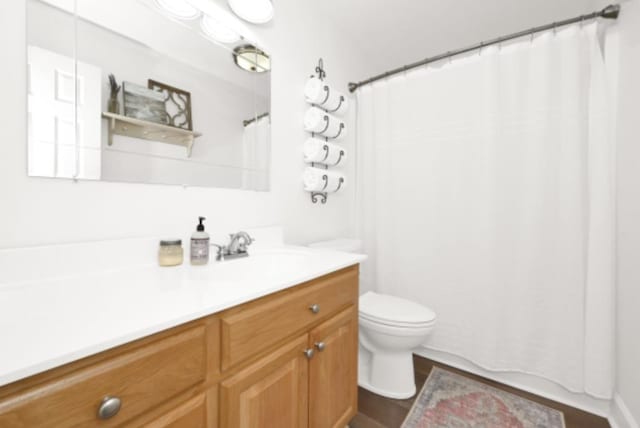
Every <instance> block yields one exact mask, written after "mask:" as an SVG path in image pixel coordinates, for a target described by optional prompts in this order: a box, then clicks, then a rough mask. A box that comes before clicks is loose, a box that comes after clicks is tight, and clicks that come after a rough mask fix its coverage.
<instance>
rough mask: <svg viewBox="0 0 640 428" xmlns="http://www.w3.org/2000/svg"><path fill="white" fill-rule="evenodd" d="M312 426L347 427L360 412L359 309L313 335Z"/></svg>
mask: <svg viewBox="0 0 640 428" xmlns="http://www.w3.org/2000/svg"><path fill="white" fill-rule="evenodd" d="M310 341H311V345H312V346H313V348H314V351H315V355H314V357H313V358H312V360H311V364H310V368H309V385H310V387H309V403H310V408H309V426H310V428H321V427H340V428H343V427H345V426H346V425H347V424H348V423H349V421H350V420H351V418H353V417H354V416H355V414H356V413H357V410H358V378H357V376H358V309H357V307H356V306H350V307H349V308H347V309H346V310H344V311H342V312H341V313H339V314H338V315H336V316H334V317H333V318H331V319H329V320H328V321H326V322H325V323H323V324H321V325H319V326H318V327H317V328H315V329H314V330H313V331H312V332H311V335H310Z"/></svg>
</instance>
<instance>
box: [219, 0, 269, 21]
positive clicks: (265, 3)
mask: <svg viewBox="0 0 640 428" xmlns="http://www.w3.org/2000/svg"><path fill="white" fill-rule="evenodd" d="M227 3H228V4H229V7H230V8H231V10H232V11H233V13H235V14H236V15H238V16H239V17H240V18H242V19H244V20H245V21H247V22H251V23H252V24H266V23H267V22H269V21H271V19H273V3H271V0H227Z"/></svg>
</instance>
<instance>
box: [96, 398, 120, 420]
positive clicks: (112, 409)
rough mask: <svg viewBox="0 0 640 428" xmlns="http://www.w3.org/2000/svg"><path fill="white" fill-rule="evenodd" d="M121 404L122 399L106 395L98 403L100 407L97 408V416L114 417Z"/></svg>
mask: <svg viewBox="0 0 640 428" xmlns="http://www.w3.org/2000/svg"><path fill="white" fill-rule="evenodd" d="M121 405H122V401H120V399H119V398H118V397H111V396H108V395H107V396H106V397H104V398H103V399H102V402H101V403H100V408H99V409H98V417H99V418H100V419H109V418H112V417H114V416H115V415H117V414H118V412H119V411H120V406H121Z"/></svg>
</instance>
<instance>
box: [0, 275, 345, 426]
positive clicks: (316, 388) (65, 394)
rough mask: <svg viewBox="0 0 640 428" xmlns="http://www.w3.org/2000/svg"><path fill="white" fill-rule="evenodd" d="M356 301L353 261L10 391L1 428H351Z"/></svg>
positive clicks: (2, 400)
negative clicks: (349, 265)
mask: <svg viewBox="0 0 640 428" xmlns="http://www.w3.org/2000/svg"><path fill="white" fill-rule="evenodd" d="M357 302H358V267H357V266H352V267H349V268H345V269H342V270H340V271H337V272H334V273H331V274H329V275H326V276H323V277H320V278H318V279H315V280H312V281H309V282H306V283H303V284H300V285H298V286H295V287H292V288H289V289H286V290H284V291H281V292H277V293H274V294H272V295H268V296H265V297H262V298H260V299H257V300H254V301H252V302H248V303H245V304H243V305H239V306H237V307H234V308H231V309H228V310H226V311H223V312H221V313H218V314H213V315H210V316H208V317H205V318H202V319H200V320H196V321H192V322H190V323H187V324H184V325H181V326H178V327H174V328H172V329H170V330H167V331H164V332H161V333H158V334H155V335H152V336H149V337H146V338H143V339H140V340H137V341H135V342H132V343H129V344H126V345H122V346H119V347H117V348H114V349H111V350H108V351H105V352H102V353H99V354H97V355H93V356H91V357H87V358H84V359H82V360H79V361H75V362H72V363H70V364H67V365H64V366H61V367H58V368H55V369H52V370H49V371H47V372H44V373H41V374H38V375H35V376H31V377H29V378H26V379H23V380H20V381H17V382H14V383H12V384H9V385H5V386H3V387H0V427H3V428H14V427H29V428H31V427H71V426H97V427H115V426H118V427H120V426H127V427H147V428H166V427H172V428H181V427H185V428H199V427H208V428H216V427H218V426H219V427H223V428H236V427H242V428H245V427H246V428H249V427H256V428H259V427H277V428H287V427H290V428H305V427H311V428H320V427H344V426H345V425H346V424H347V423H348V422H349V420H350V419H351V418H352V417H353V416H354V415H355V414H356V412H357V354H358V307H357ZM109 399H111V401H108V402H107V401H105V400H109ZM114 399H115V400H118V404H119V409H118V410H117V411H115V412H112V413H113V414H110V412H108V411H107V412H106V414H105V412H104V410H105V406H106V405H105V403H109V405H113V404H114V403H115V400H114ZM107 407H108V406H107ZM116 407H118V406H116ZM107 410H109V409H107ZM101 411H102V418H101V417H100V416H99V414H100V413H101ZM105 416H106V417H105Z"/></svg>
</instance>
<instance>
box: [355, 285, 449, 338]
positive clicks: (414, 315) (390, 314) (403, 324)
mask: <svg viewBox="0 0 640 428" xmlns="http://www.w3.org/2000/svg"><path fill="white" fill-rule="evenodd" d="M359 303H360V308H359V316H360V318H361V319H365V320H368V321H370V322H373V323H377V324H382V325H386V326H390V327H399V328H420V329H422V328H424V327H429V326H431V325H433V324H434V323H435V320H436V314H435V312H433V311H432V310H431V309H429V308H427V307H426V306H423V305H421V304H419V303H416V302H412V301H410V300H407V299H402V298H400V297H396V296H389V295H386V294H379V293H374V292H372V291H369V292H367V293H365V294H363V295H362V296H360V301H359Z"/></svg>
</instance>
